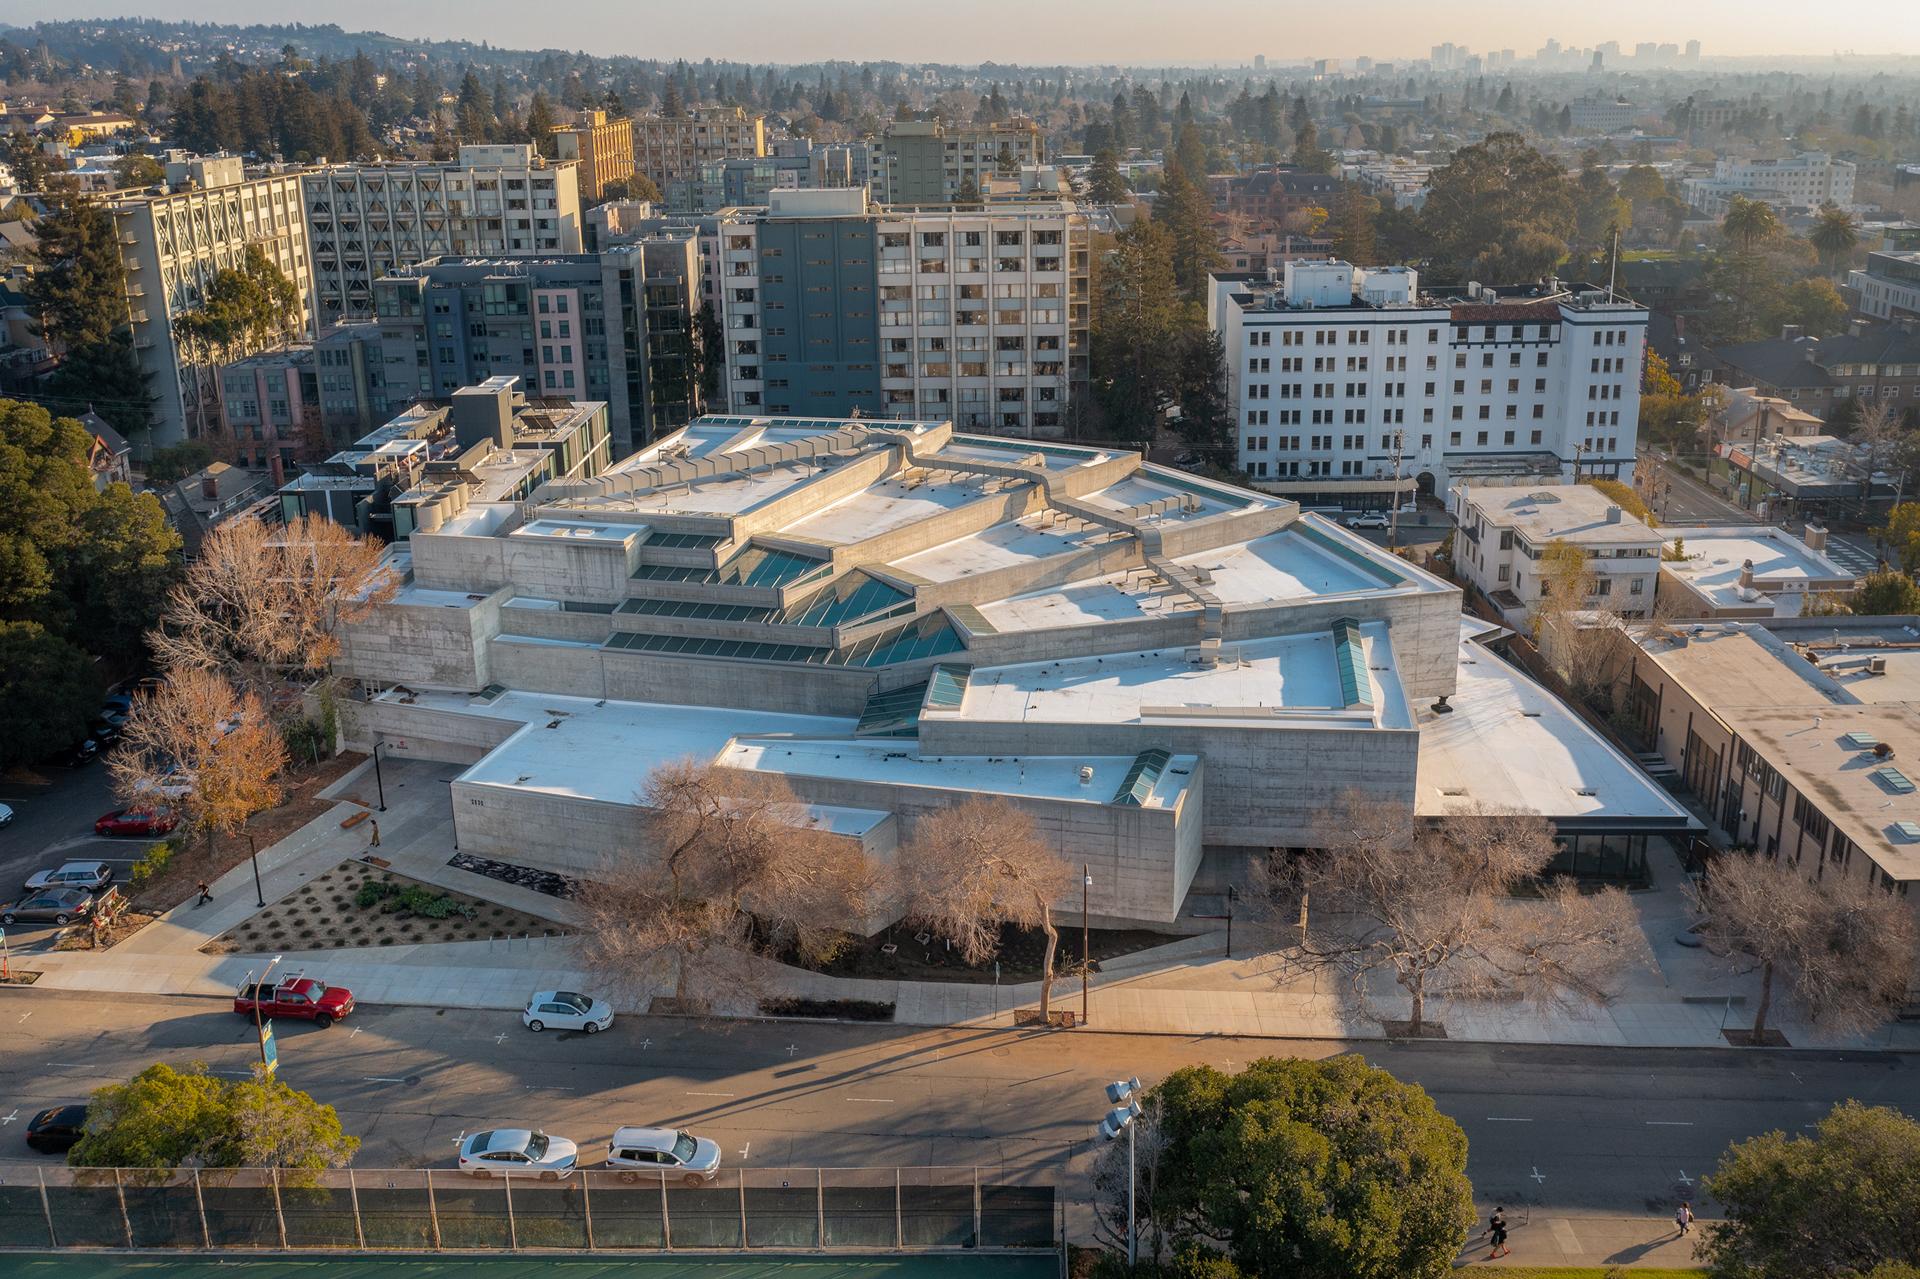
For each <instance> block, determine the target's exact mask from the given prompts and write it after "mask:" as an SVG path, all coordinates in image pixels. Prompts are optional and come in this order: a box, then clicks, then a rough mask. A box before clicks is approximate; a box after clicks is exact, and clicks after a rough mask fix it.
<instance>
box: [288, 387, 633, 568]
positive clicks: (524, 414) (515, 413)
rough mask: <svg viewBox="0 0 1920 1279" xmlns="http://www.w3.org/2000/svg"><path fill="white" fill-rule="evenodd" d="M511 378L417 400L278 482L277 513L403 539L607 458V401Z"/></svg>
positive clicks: (600, 467)
mask: <svg viewBox="0 0 1920 1279" xmlns="http://www.w3.org/2000/svg"><path fill="white" fill-rule="evenodd" d="M519 382H520V380H519V379H518V378H516V377H494V378H489V379H487V380H486V381H484V382H482V383H480V384H479V385H478V386H465V387H461V388H460V389H459V390H457V391H455V392H454V393H453V395H451V396H450V397H448V399H447V402H446V403H445V404H444V405H441V406H438V407H435V406H433V405H428V404H415V405H412V406H410V407H409V408H407V409H406V410H405V411H404V412H401V413H398V414H396V415H395V416H394V417H393V419H392V420H391V421H389V422H387V423H386V424H385V425H384V426H381V427H379V428H378V429H376V430H374V431H372V432H370V433H369V434H368V435H367V436H366V437H365V438H363V439H361V440H359V441H358V442H357V443H355V444H354V445H352V446H351V447H349V448H346V449H343V450H341V451H340V452H338V453H336V454H334V455H333V456H332V457H330V458H328V459H327V460H326V461H324V462H321V463H318V464H316V465H313V466H309V467H307V468H306V469H305V471H304V472H303V473H302V474H301V475H300V476H298V477H297V478H295V479H293V480H290V481H288V482H287V483H285V484H283V485H281V486H280V489H279V492H278V493H277V494H276V495H275V496H276V498H277V499H278V504H279V507H280V512H281V516H282V518H283V519H284V520H286V521H288V522H291V521H293V520H295V519H298V518H299V517H300V516H302V515H321V516H324V517H325V518H327V519H330V520H332V521H334V522H335V523H337V524H343V525H346V526H347V527H348V528H352V529H355V530H357V531H359V532H361V533H370V534H373V535H374V536H376V537H379V538H382V539H384V540H387V541H392V542H402V541H405V540H407V539H408V538H409V537H411V536H412V535H413V534H414V533H415V532H417V531H418V530H420V529H422V528H437V527H439V526H440V524H441V523H442V522H444V521H447V520H452V519H455V518H457V517H458V516H459V515H460V513H461V512H462V511H464V510H466V508H467V506H468V504H470V503H498V502H518V501H522V500H524V499H526V498H527V497H528V496H529V495H530V494H532V493H533V492H534V490H536V489H538V488H539V487H540V486H541V485H542V484H545V483H548V482H549V481H577V480H587V479H591V478H592V477H594V476H596V475H599V474H600V473H601V472H602V471H604V470H605V469H606V468H607V464H608V462H609V460H610V447H611V442H610V440H609V438H608V432H607V406H606V405H605V404H603V403H599V402H595V401H576V400H568V399H554V398H549V397H539V396H536V397H531V398H530V397H529V396H527V395H526V393H525V392H524V391H523V390H522V389H521V388H520V385H519Z"/></svg>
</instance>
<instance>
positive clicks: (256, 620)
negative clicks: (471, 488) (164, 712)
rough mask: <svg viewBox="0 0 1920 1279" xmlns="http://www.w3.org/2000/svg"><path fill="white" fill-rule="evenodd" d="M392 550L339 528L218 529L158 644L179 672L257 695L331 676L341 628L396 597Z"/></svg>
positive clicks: (171, 607)
mask: <svg viewBox="0 0 1920 1279" xmlns="http://www.w3.org/2000/svg"><path fill="white" fill-rule="evenodd" d="M384 554H385V548H384V547H382V546H381V544H380V543H379V542H377V541H374V540H372V539H370V538H363V537H360V536H358V535H356V534H354V533H352V532H349V531H348V530H347V529H344V528H342V527H341V526H340V525H338V524H335V523H334V522H333V521H331V520H327V519H323V518H321V517H320V516H317V515H307V516H302V517H301V518H300V519H298V520H295V521H294V522H293V523H292V524H289V525H287V526H285V527H284V528H272V527H269V526H267V525H265V524H263V523H261V522H260V521H258V520H233V521H230V522H228V523H226V524H223V525H221V526H220V527H219V528H216V529H215V530H214V531H213V532H212V533H210V534H209V535H208V536H207V539H206V541H205V542H204V543H202V545H201V549H200V555H199V556H198V558H196V559H195V560H194V561H193V562H192V563H191V564H189V565H188V566H187V575H186V579H185V580H184V581H183V582H181V583H180V584H179V585H178V586H176V587H175V588H174V589H173V593H172V594H171V596H170V597H169V598H168V600H167V607H166V610H165V612H164V613H163V614H162V615H161V619H160V626H159V628H158V629H157V630H156V631H155V632H154V634H153V636H152V642H153V647H154V651H155V653H156V654H157V655H158V657H159V659H160V662H161V664H162V665H163V666H165V667H166V668H167V669H169V670H210V671H222V672H225V673H227V674H228V675H230V676H232V677H233V678H234V679H236V680H238V681H239V682H240V683H241V684H242V685H243V686H245V687H247V688H250V689H253V690H255V691H266V690H268V689H269V688H270V686H271V685H272V684H273V683H274V682H275V680H276V678H277V677H282V676H285V675H290V674H311V673H315V672H319V671H324V670H325V669H326V668H327V665H328V663H330V662H331V661H333V659H334V658H335V657H336V656H338V655H339V652H340V629H341V627H342V625H343V624H344V623H347V622H350V621H354V620H357V619H358V618H360V617H364V616H365V615H366V614H367V612H368V611H370V610H371V609H372V608H373V606H374V605H376V604H378V603H380V602H382V601H384V600H387V599H390V598H392V596H393V593H394V591H395V590H396V589H397V588H398V585H399V579H398V576H397V575H396V574H395V573H394V571H393V570H392V569H391V568H390V567H388V566H387V565H386V564H385V563H383V556H384Z"/></svg>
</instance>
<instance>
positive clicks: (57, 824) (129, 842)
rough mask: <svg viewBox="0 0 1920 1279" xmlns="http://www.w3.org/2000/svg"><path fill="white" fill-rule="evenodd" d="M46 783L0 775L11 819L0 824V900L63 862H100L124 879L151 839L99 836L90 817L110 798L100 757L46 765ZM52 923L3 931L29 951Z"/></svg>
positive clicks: (0, 798)
mask: <svg viewBox="0 0 1920 1279" xmlns="http://www.w3.org/2000/svg"><path fill="white" fill-rule="evenodd" d="M42 775H43V776H45V777H46V778H47V779H48V780H49V783H50V784H49V785H46V786H26V785H22V784H19V783H16V782H12V781H9V780H6V779H0V803H4V804H6V805H7V806H8V807H10V808H12V809H13V812H14V819H13V824H12V825H10V826H7V827H6V828H5V829H0V901H14V900H17V899H18V898H19V897H20V896H21V895H22V894H23V893H24V892H25V889H26V879H27V876H29V875H31V874H33V872H34V871H36V870H41V869H44V868H47V867H52V866H58V865H59V864H60V863H61V862H65V861H105V862H110V863H112V865H113V868H114V876H115V877H116V878H118V879H125V878H126V875H127V870H128V867H130V866H131V865H132V864H133V861H134V859H135V858H137V857H139V856H140V855H141V854H142V853H144V852H145V851H146V850H147V846H148V845H149V844H151V843H152V842H153V841H152V840H150V839H102V838H100V837H98V836H96V835H95V834H94V833H93V821H94V818H96V817H98V816H100V815H101V814H102V813H107V812H111V811H112V810H114V809H115V808H118V807H119V805H118V804H116V803H115V802H114V798H113V794H112V791H111V790H110V789H109V786H108V782H107V767H106V764H105V763H104V762H102V761H100V760H97V759H96V760H94V761H93V762H92V763H90V764H82V765H81V766H80V767H79V768H73V769H65V768H46V769H44V770H42ZM53 932H54V930H53V927H52V925H29V924H21V925H18V926H17V927H15V928H12V929H9V930H7V940H8V944H9V945H10V946H12V947H14V949H15V951H16V953H18V952H19V951H21V950H23V949H24V950H32V949H33V948H34V947H35V946H38V945H41V944H44V943H45V942H46V941H47V940H48V939H49V938H51V937H52V935H53Z"/></svg>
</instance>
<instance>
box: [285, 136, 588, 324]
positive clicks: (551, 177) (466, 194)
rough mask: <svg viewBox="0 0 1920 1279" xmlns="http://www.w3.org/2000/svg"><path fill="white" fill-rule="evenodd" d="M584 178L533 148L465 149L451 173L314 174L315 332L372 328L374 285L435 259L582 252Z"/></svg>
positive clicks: (351, 168) (309, 201) (358, 167)
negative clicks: (350, 323) (367, 324)
mask: <svg viewBox="0 0 1920 1279" xmlns="http://www.w3.org/2000/svg"><path fill="white" fill-rule="evenodd" d="M579 172H580V166H579V165H578V164H576V163H574V162H572V161H562V162H558V163H552V164H550V163H548V162H547V161H546V160H544V159H542V158H541V157H540V156H539V155H538V154H537V153H536V152H535V151H534V149H533V148H532V147H531V146H526V145H503V146H491V145H489V146H463V147H461V148H460V152H459V157H458V158H457V159H455V160H453V161H451V162H446V163H441V162H421V163H411V162H409V163H394V164H335V165H327V166H325V167H322V168H317V169H311V170H308V171H307V173H306V174H305V175H304V177H303V178H302V179H301V187H302V195H303V198H304V200H305V202H306V222H307V234H308V237H309V238H310V240H311V242H312V245H313V262H314V287H313V311H314V325H315V330H316V331H318V330H321V329H325V328H327V327H328V326H329V325H332V324H336V323H338V322H340V321H341V320H364V319H368V318H370V317H371V316H372V315H373V284H374V281H375V280H378V279H379V278H380V277H381V276H383V275H386V274H387V273H388V272H390V271H393V270H395V269H397V268H400V267H407V266H412V265H414V264H415V263H418V262H425V261H427V260H428V259H429V258H437V257H443V256H458V257H469V256H471V257H482V256H484V257H500V258H513V257H543V256H548V255H551V254H556V253H578V252H580V177H579Z"/></svg>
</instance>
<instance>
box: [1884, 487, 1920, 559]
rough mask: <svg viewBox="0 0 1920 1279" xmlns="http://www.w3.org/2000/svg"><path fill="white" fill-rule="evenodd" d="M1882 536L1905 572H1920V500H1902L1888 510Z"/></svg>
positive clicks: (1889, 550)
mask: <svg viewBox="0 0 1920 1279" xmlns="http://www.w3.org/2000/svg"><path fill="white" fill-rule="evenodd" d="M1880 536H1881V537H1882V538H1884V539H1885V540H1886V543H1887V553H1888V554H1889V555H1890V556H1892V557H1893V561H1894V563H1896V564H1898V565H1899V566H1900V568H1901V570H1902V571H1903V572H1907V573H1914V572H1920V502H1901V503H1899V504H1897V505H1896V506H1895V507H1894V508H1893V509H1892V510H1890V511H1888V512H1887V526H1886V527H1885V528H1883V529H1881V530H1880Z"/></svg>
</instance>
